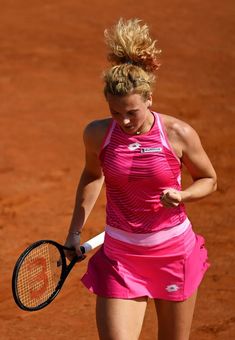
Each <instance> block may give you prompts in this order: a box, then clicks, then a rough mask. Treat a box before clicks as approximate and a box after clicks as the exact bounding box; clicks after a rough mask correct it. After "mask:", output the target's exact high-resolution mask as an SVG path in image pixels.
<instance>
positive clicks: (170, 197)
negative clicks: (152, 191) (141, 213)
mask: <svg viewBox="0 0 235 340" xmlns="http://www.w3.org/2000/svg"><path fill="white" fill-rule="evenodd" d="M160 200H161V203H162V205H163V206H164V207H165V208H172V207H177V206H178V205H179V204H180V202H181V200H182V198H181V193H180V191H178V190H175V189H166V190H164V191H163V193H162V195H161V197H160Z"/></svg>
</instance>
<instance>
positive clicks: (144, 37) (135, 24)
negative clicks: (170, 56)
mask: <svg viewBox="0 0 235 340" xmlns="http://www.w3.org/2000/svg"><path fill="white" fill-rule="evenodd" d="M140 23H141V20H139V19H130V20H126V21H125V20H124V19H122V18H121V19H120V20H119V21H118V23H117V24H116V25H115V26H113V27H112V28H111V29H106V30H105V31H104V36H105V42H106V44H107V46H108V50H109V51H108V60H109V61H110V62H111V63H112V65H113V66H112V67H111V68H110V69H108V70H107V71H106V72H105V74H104V82H105V87H104V94H105V96H106V97H107V94H108V93H110V94H112V95H117V96H123V95H127V94H130V93H139V94H141V95H142V96H143V98H144V99H147V98H148V97H149V95H150V94H151V92H152V85H153V83H154V81H155V75H154V72H155V71H156V70H157V69H158V67H159V65H160V64H159V61H158V56H159V54H160V53H161V51H160V50H159V49H157V48H156V46H155V44H156V41H154V40H152V38H151V37H150V35H149V29H148V26H147V25H146V24H144V25H141V24H140Z"/></svg>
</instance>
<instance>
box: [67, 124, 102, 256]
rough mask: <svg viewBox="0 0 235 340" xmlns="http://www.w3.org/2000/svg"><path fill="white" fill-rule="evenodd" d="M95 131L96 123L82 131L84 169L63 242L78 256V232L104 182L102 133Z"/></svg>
mask: <svg viewBox="0 0 235 340" xmlns="http://www.w3.org/2000/svg"><path fill="white" fill-rule="evenodd" d="M97 130H98V128H97V126H96V123H95V122H93V123H90V124H89V125H88V126H87V127H86V129H85V131H84V135H83V138H84V144H85V167H84V169H83V172H82V175H81V178H80V181H79V184H78V188H77V193H76V200H75V206H74V211H73V215H72V220H71V224H70V228H69V232H68V236H67V239H66V242H65V246H67V247H74V248H75V249H76V252H77V254H78V255H80V232H81V230H82V228H83V225H84V224H85V222H86V220H87V218H88V216H89V214H90V212H91V210H92V208H93V206H94V204H95V202H96V200H97V198H98V196H99V193H100V191H101V188H102V185H103V182H104V177H103V173H102V169H101V166H100V161H99V157H98V155H99V150H100V145H101V140H102V138H101V137H102V135H103V133H100V132H99V131H97ZM71 257H72V256H71Z"/></svg>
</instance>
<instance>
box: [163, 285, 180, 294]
mask: <svg viewBox="0 0 235 340" xmlns="http://www.w3.org/2000/svg"><path fill="white" fill-rule="evenodd" d="M179 289H180V287H179V286H177V285H168V286H166V290H167V291H168V292H169V293H171V292H177V290H179Z"/></svg>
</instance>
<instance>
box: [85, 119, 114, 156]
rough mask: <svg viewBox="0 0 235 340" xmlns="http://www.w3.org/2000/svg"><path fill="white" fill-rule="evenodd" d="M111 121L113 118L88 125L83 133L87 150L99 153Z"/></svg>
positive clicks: (95, 121)
mask: <svg viewBox="0 0 235 340" xmlns="http://www.w3.org/2000/svg"><path fill="white" fill-rule="evenodd" d="M111 121H112V118H105V119H98V120H94V121H92V122H90V123H89V124H87V126H86V127H85V129H84V132H83V139H84V143H85V145H86V147H87V148H89V149H92V150H94V151H98V152H99V150H100V147H101V144H102V142H103V139H104V137H105V135H106V132H107V130H108V127H109V125H110V124H111Z"/></svg>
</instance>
